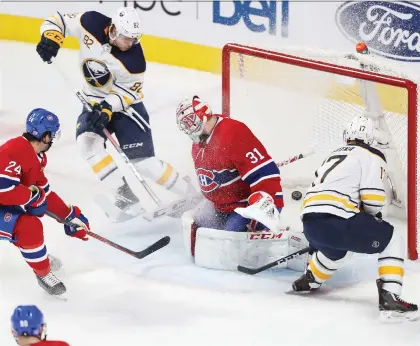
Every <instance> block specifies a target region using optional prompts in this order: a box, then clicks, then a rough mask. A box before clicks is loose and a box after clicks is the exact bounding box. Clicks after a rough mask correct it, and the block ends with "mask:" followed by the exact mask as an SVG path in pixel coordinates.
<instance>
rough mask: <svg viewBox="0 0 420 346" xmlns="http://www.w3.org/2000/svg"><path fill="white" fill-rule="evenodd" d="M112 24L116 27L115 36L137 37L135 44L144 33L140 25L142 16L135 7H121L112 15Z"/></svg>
mask: <svg viewBox="0 0 420 346" xmlns="http://www.w3.org/2000/svg"><path fill="white" fill-rule="evenodd" d="M112 25H113V26H114V27H115V31H116V34H115V37H111V38H112V39H115V38H117V37H118V36H120V35H123V36H125V37H129V38H135V39H136V41H135V42H134V44H136V43H138V42H139V39H140V37H141V35H142V31H141V27H140V17H139V14H138V12H137V10H136V9H135V8H133V7H121V8H119V9H118V10H117V12H116V13H115V15H114V16H113V17H112Z"/></svg>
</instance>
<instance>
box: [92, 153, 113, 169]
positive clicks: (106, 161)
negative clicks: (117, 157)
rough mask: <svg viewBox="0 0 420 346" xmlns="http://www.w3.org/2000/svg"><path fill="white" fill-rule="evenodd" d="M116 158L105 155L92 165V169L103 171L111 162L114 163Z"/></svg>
mask: <svg viewBox="0 0 420 346" xmlns="http://www.w3.org/2000/svg"><path fill="white" fill-rule="evenodd" d="M113 162H114V160H113V159H112V156H111V155H107V156H105V157H104V158H103V159H102V160H101V161H99V162H98V163H97V164H95V165H93V166H92V169H93V171H94V172H95V173H99V172H100V171H102V170H103V169H104V168H105V167H106V166H108V165H110V164H111V163H113Z"/></svg>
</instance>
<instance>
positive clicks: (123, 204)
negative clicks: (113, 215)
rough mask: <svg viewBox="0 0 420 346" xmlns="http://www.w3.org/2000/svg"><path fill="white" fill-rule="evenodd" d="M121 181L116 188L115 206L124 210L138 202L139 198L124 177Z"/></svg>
mask: <svg viewBox="0 0 420 346" xmlns="http://www.w3.org/2000/svg"><path fill="white" fill-rule="evenodd" d="M123 181H124V184H123V185H122V186H120V187H119V188H118V189H117V200H116V202H115V206H116V207H118V208H119V209H121V210H122V211H124V212H125V211H127V210H128V209H129V208H130V207H131V206H133V205H135V204H137V203H139V202H140V200H139V199H138V197H137V196H136V195H135V194H134V192H133V191H132V190H131V188H130V186H129V185H128V184H127V181H126V180H125V178H123Z"/></svg>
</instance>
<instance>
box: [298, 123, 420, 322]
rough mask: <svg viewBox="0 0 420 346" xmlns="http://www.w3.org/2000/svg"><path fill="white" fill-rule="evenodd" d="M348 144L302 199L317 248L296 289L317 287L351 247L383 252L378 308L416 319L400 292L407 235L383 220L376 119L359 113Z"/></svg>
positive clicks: (328, 161)
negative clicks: (375, 146) (374, 123)
mask: <svg viewBox="0 0 420 346" xmlns="http://www.w3.org/2000/svg"><path fill="white" fill-rule="evenodd" d="M344 139H345V140H346V141H347V145H346V146H343V147H341V148H338V149H337V150H335V151H334V152H333V153H331V154H330V155H329V156H328V157H327V158H326V160H325V161H324V163H323V164H322V166H321V167H320V168H319V169H318V170H317V171H316V172H315V177H316V178H315V180H314V182H313V183H312V185H311V186H310V188H309V190H308V192H307V193H306V196H305V199H304V201H303V211H302V221H303V229H304V234H305V236H306V238H307V239H308V241H309V243H310V245H311V246H312V247H314V248H315V249H317V250H318V251H317V252H315V253H314V254H313V255H312V258H311V260H310V262H309V265H308V267H307V270H306V272H305V273H304V274H303V275H302V276H301V277H300V278H299V279H298V280H296V281H295V282H294V283H293V289H294V290H295V291H297V292H302V291H312V290H315V289H318V288H319V287H320V286H321V284H322V283H323V282H325V281H326V280H328V279H329V278H330V277H331V276H332V275H333V274H334V272H335V271H336V270H337V269H339V268H340V267H341V265H342V264H343V263H344V261H345V256H346V254H347V251H351V252H356V253H366V254H375V253H377V254H379V259H378V273H379V278H378V280H377V281H376V282H377V288H378V294H379V310H380V315H381V318H385V319H394V318H396V319H400V320H402V319H411V320H412V319H416V318H417V317H418V314H417V312H418V311H417V310H418V308H417V305H415V304H411V303H407V302H405V301H403V300H402V299H401V298H400V295H401V288H402V283H403V275H404V268H403V265H404V259H403V256H404V240H403V238H402V237H401V236H400V235H399V234H397V232H394V227H393V226H392V225H391V224H389V223H388V222H386V221H384V220H382V214H381V210H382V207H383V206H384V205H385V201H386V195H385V187H384V179H385V172H386V160H385V156H384V155H383V153H382V152H381V151H379V150H377V149H375V148H373V147H372V146H371V145H372V143H373V141H374V129H373V126H372V120H371V119H369V118H366V117H356V118H354V120H353V121H352V122H351V124H350V125H349V126H348V128H347V129H346V131H345V132H344Z"/></svg>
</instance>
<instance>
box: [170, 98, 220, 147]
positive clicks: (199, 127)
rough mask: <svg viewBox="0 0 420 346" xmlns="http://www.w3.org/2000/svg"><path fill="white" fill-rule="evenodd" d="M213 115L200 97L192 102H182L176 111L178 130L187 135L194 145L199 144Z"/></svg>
mask: <svg viewBox="0 0 420 346" xmlns="http://www.w3.org/2000/svg"><path fill="white" fill-rule="evenodd" d="M212 115H213V113H212V112H211V110H210V107H209V106H208V105H207V104H206V103H204V102H203V101H201V99H200V98H199V97H198V96H194V97H193V98H192V100H189V99H187V100H184V101H182V102H181V103H180V104H179V106H178V108H177V110H176V123H177V124H178V128H179V129H180V130H181V131H182V132H184V133H186V134H187V135H188V136H189V137H190V138H191V139H192V140H193V142H194V143H199V142H200V140H201V138H202V134H203V131H204V125H205V124H206V122H207V120H209V118H210V117H211V116H212Z"/></svg>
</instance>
